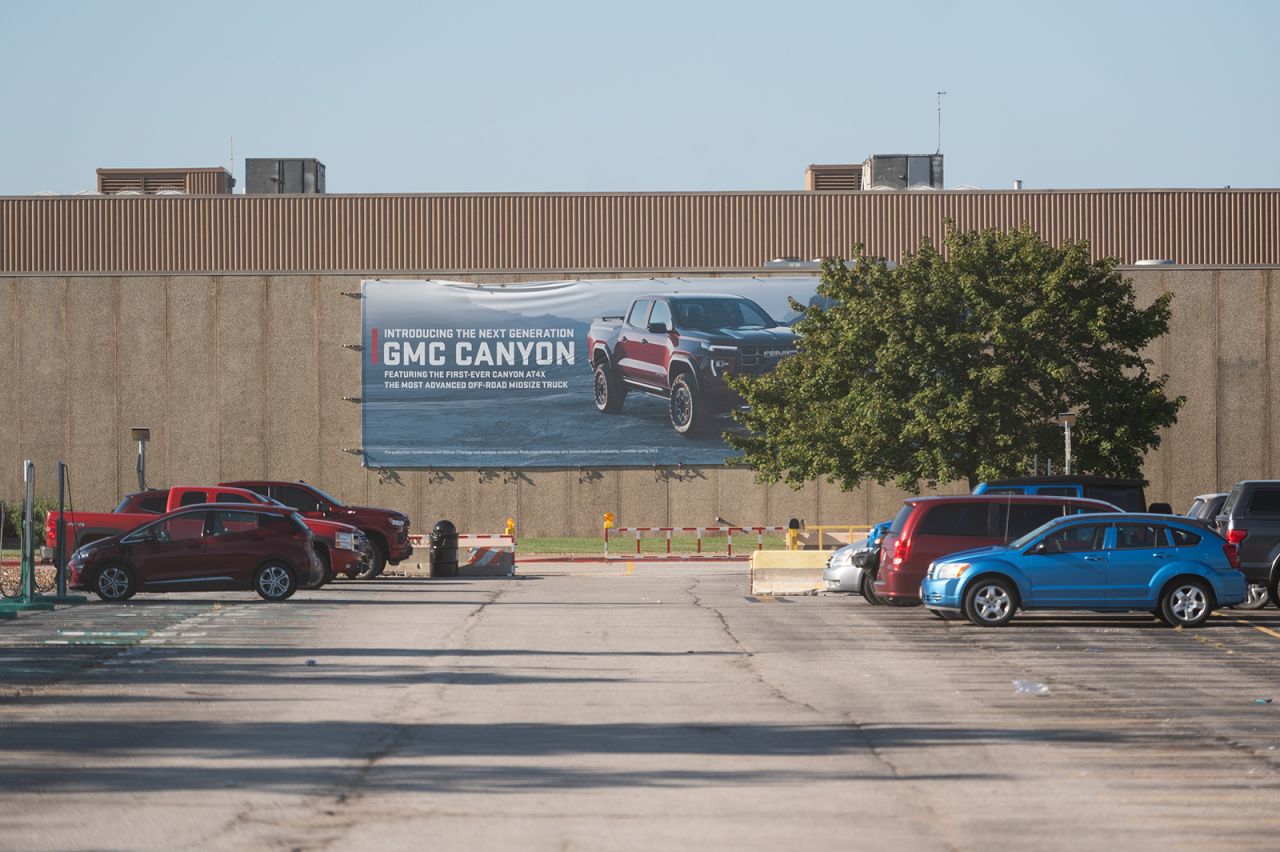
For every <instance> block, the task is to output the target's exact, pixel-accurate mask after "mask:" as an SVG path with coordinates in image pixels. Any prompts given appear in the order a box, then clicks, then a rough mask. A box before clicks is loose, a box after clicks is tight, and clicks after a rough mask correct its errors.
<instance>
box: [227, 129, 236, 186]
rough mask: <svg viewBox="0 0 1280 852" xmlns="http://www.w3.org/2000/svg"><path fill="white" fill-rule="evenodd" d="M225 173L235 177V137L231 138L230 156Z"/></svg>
mask: <svg viewBox="0 0 1280 852" xmlns="http://www.w3.org/2000/svg"><path fill="white" fill-rule="evenodd" d="M227 171H229V172H231V174H232V176H233V177H234V176H235V173H236V137H235V136H232V137H231V156H230V162H229V163H228V165H227Z"/></svg>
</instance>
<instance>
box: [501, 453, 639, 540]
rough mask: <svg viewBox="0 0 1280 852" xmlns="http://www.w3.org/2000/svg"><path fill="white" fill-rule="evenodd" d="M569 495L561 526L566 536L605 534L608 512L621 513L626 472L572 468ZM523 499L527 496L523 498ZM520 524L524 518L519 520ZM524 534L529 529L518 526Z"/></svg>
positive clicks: (518, 529)
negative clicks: (624, 473)
mask: <svg viewBox="0 0 1280 852" xmlns="http://www.w3.org/2000/svg"><path fill="white" fill-rule="evenodd" d="M568 475H569V485H570V488H569V495H568V497H567V498H566V501H565V513H564V517H563V518H562V520H561V527H560V529H561V530H563V534H564V535H571V536H582V537H593V536H598V535H601V534H602V533H601V530H603V528H604V513H605V512H612V513H613V514H614V515H615V516H617V515H618V514H619V512H620V505H621V499H620V495H621V493H622V471H619V470H590V469H586V468H584V469H582V470H570V471H568ZM522 499H523V498H522ZM516 522H517V523H520V519H519V518H517V519H516ZM516 532H517V533H519V534H520V535H529V534H530V533H528V532H527V531H526V530H525V528H523V527H517V529H516Z"/></svg>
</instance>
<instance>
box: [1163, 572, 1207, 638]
mask: <svg viewBox="0 0 1280 852" xmlns="http://www.w3.org/2000/svg"><path fill="white" fill-rule="evenodd" d="M1160 614H1161V616H1163V620H1164V621H1165V622H1166V623H1168V624H1171V625H1173V626H1174V627H1199V626H1200V625H1201V624H1204V623H1205V621H1207V620H1208V618H1209V616H1210V615H1212V614H1213V593H1212V592H1211V591H1210V590H1209V586H1208V584H1207V583H1205V582H1204V581H1203V580H1192V579H1189V578H1183V579H1180V580H1174V581H1173V582H1172V583H1169V584H1168V585H1167V586H1165V587H1164V591H1162V592H1160Z"/></svg>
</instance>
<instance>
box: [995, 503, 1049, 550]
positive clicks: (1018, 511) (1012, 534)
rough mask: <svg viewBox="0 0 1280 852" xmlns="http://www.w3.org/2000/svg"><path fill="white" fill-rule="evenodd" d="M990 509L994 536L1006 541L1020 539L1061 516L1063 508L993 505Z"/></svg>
mask: <svg viewBox="0 0 1280 852" xmlns="http://www.w3.org/2000/svg"><path fill="white" fill-rule="evenodd" d="M992 509H993V510H994V511H993V512H992V514H993V515H994V519H993V527H992V528H993V529H994V530H995V534H996V536H998V537H999V538H1002V539H1004V540H1006V541H1008V540H1009V539H1012V538H1020V537H1021V536H1024V535H1026V534H1027V533H1029V532H1031V531H1032V530H1033V529H1035V528H1036V527H1040V526H1044V525H1045V524H1047V523H1049V521H1052V520H1053V519H1054V518H1060V517H1062V515H1063V507H1062V506H1059V505H1055V504H1053V503H1049V504H1044V503H1031V504H1028V503H993V504H992ZM1006 523H1007V526H1006Z"/></svg>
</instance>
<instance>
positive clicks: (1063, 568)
mask: <svg viewBox="0 0 1280 852" xmlns="http://www.w3.org/2000/svg"><path fill="white" fill-rule="evenodd" d="M1246 594H1247V582H1246V580H1245V576H1244V574H1243V573H1241V571H1240V557H1239V553H1238V551H1237V550H1236V546H1235V545H1234V544H1228V543H1227V541H1226V540H1225V539H1223V538H1222V537H1221V536H1219V535H1218V534H1217V533H1215V532H1212V531H1210V530H1209V529H1207V528H1206V527H1204V526H1203V525H1201V524H1198V523H1196V522H1195V521H1190V520H1183V519H1179V518H1178V517H1176V516H1170V515H1150V514H1141V515H1139V514H1127V513H1125V514H1121V513H1113V514H1097V515H1072V516H1068V517H1065V518H1058V519H1056V520H1053V521H1050V522H1049V523H1047V524H1045V525H1044V526H1042V527H1039V528H1038V529H1034V530H1032V531H1031V532H1029V533H1027V534H1026V535H1024V536H1023V537H1022V538H1019V539H1016V540H1014V541H1012V542H1010V543H1009V544H1008V546H997V547H982V548H977V549H975V550H966V551H962V552H960V553H953V554H951V555H949V556H946V557H943V558H942V559H938V560H936V561H934V562H933V563H932V564H930V565H929V573H928V575H927V576H926V577H925V579H924V581H923V582H922V583H921V584H920V600H921V601H922V602H923V603H924V605H925V606H926V607H928V608H929V609H931V610H933V611H934V612H935V613H936V614H938V615H940V616H942V617H944V618H947V617H954V614H955V613H956V612H957V611H958V612H959V613H961V614H963V615H964V617H966V618H968V619H969V620H970V621H971V622H973V623H974V624H977V625H979V626H982V627H1000V626H1002V625H1005V624H1008V623H1009V619H1011V618H1013V615H1014V613H1015V612H1017V611H1018V610H1019V609H1088V610H1095V611H1099V612H1124V611H1128V610H1147V611H1150V612H1152V613H1153V614H1155V616H1156V617H1157V618H1159V619H1160V620H1162V621H1164V622H1165V623H1166V624H1170V625H1175V626H1181V627H1196V626H1198V625H1201V624H1203V623H1204V622H1205V620H1206V619H1208V617H1209V615H1210V614H1211V613H1212V612H1213V610H1214V609H1216V608H1217V607H1222V606H1234V605H1236V604H1238V603H1241V602H1242V601H1244V600H1245V597H1246Z"/></svg>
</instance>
